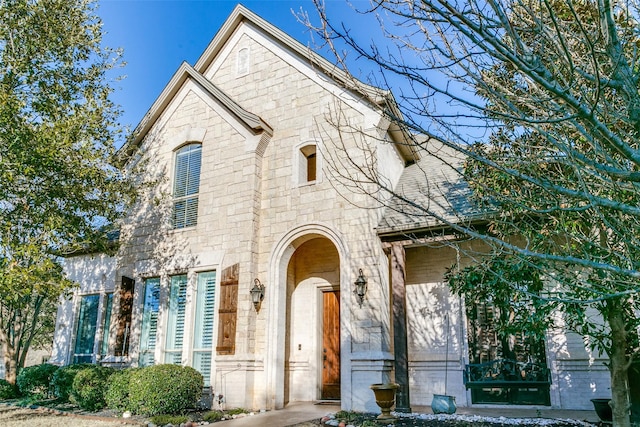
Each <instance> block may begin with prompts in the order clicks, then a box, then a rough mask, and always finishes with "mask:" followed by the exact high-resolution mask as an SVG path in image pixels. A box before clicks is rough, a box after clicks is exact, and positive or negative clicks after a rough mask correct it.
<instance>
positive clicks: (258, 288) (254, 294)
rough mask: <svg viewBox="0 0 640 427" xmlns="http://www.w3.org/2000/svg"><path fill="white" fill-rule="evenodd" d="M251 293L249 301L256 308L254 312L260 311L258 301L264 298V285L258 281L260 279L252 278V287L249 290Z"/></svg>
mask: <svg viewBox="0 0 640 427" xmlns="http://www.w3.org/2000/svg"><path fill="white" fill-rule="evenodd" d="M249 292H250V293H251V302H253V307H254V308H255V309H256V313H257V312H258V311H260V303H261V302H262V300H263V299H264V285H263V284H262V283H260V280H258V279H254V281H253V288H251V290H250V291H249Z"/></svg>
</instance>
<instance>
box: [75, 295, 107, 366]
mask: <svg viewBox="0 0 640 427" xmlns="http://www.w3.org/2000/svg"><path fill="white" fill-rule="evenodd" d="M99 304H100V295H98V294H95V295H86V296H83V297H82V300H81V301H80V311H79V313H78V329H77V330H76V343H75V346H74V351H73V360H72V363H92V362H93V347H94V344H95V340H96V326H97V323H98V305H99Z"/></svg>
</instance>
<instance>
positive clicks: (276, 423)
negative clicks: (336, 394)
mask: <svg viewBox="0 0 640 427" xmlns="http://www.w3.org/2000/svg"><path fill="white" fill-rule="evenodd" d="M339 410H340V405H339V404H320V405H316V404H314V403H311V402H297V403H290V404H288V405H287V406H286V407H285V408H284V409H278V410H276V411H268V412H264V413H256V415H253V416H247V417H244V418H237V419H235V420H229V421H220V422H217V423H215V426H216V427H218V426H220V427H227V426H228V427H245V426H260V427H285V426H290V425H293V424H298V423H302V422H305V421H309V420H315V419H318V418H322V417H323V416H325V415H327V414H328V413H331V414H333V413H336V412H338V411H339Z"/></svg>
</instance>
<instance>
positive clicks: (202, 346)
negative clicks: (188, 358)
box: [193, 271, 216, 387]
mask: <svg viewBox="0 0 640 427" xmlns="http://www.w3.org/2000/svg"><path fill="white" fill-rule="evenodd" d="M215 297H216V272H215V271H211V272H207V273H200V274H198V291H197V294H196V322H195V329H194V332H193V367H194V368H195V369H196V370H198V371H199V372H200V373H201V374H202V376H203V377H204V385H205V387H209V386H210V385H211V384H210V377H211V351H212V350H213V321H214V314H215V313H214V309H215Z"/></svg>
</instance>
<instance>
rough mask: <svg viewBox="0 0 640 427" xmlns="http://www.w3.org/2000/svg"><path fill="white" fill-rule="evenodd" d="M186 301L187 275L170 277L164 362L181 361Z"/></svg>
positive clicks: (176, 362)
mask: <svg viewBox="0 0 640 427" xmlns="http://www.w3.org/2000/svg"><path fill="white" fill-rule="evenodd" d="M186 303H187V275H186V274H183V275H180V276H172V277H171V291H170V294H169V319H168V322H167V341H166V344H165V360H164V362H165V363H175V364H180V363H182V343H183V341H184V314H185V306H186Z"/></svg>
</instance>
